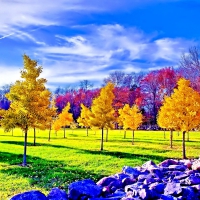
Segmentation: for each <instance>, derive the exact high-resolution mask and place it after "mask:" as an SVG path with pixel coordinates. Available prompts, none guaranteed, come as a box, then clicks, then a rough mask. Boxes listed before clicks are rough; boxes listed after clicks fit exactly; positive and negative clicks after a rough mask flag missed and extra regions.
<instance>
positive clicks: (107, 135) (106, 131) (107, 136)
mask: <svg viewBox="0 0 200 200" xmlns="http://www.w3.org/2000/svg"><path fill="white" fill-rule="evenodd" d="M106 142H108V129H107V130H106Z"/></svg>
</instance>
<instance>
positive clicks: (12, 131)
mask: <svg viewBox="0 0 200 200" xmlns="http://www.w3.org/2000/svg"><path fill="white" fill-rule="evenodd" d="M12 136H13V128H12Z"/></svg>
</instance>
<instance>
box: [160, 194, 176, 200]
mask: <svg viewBox="0 0 200 200" xmlns="http://www.w3.org/2000/svg"><path fill="white" fill-rule="evenodd" d="M159 200H178V199H177V198H176V197H173V196H171V195H163V194H161V195H160V197H159Z"/></svg>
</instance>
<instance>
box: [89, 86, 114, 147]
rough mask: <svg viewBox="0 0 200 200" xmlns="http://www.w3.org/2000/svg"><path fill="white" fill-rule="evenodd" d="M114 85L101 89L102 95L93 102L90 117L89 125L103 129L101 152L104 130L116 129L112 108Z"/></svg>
mask: <svg viewBox="0 0 200 200" xmlns="http://www.w3.org/2000/svg"><path fill="white" fill-rule="evenodd" d="M113 89H114V85H113V84H112V83H110V82H109V83H108V84H107V85H106V86H105V87H103V88H101V91H100V94H99V96H98V97H97V98H95V99H94V100H93V102H92V106H91V113H90V115H89V118H90V119H89V125H90V127H91V128H93V129H96V128H98V129H101V150H103V134H104V132H103V131H104V128H106V129H112V128H114V121H115V117H114V113H115V110H114V109H113V107H112V103H113V99H114V97H115V96H114V93H113Z"/></svg>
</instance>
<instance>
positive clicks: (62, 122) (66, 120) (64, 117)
mask: <svg viewBox="0 0 200 200" xmlns="http://www.w3.org/2000/svg"><path fill="white" fill-rule="evenodd" d="M69 110H70V103H69V102H68V103H67V105H66V106H65V107H64V108H63V110H62V112H61V113H60V114H59V115H58V118H57V119H56V120H55V121H54V124H53V129H54V130H56V131H58V130H60V129H61V128H62V127H63V128H64V138H65V127H66V126H70V124H71V122H73V116H72V113H69Z"/></svg>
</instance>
